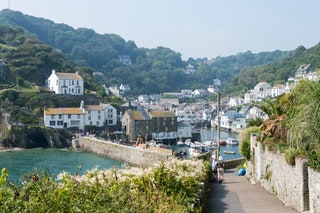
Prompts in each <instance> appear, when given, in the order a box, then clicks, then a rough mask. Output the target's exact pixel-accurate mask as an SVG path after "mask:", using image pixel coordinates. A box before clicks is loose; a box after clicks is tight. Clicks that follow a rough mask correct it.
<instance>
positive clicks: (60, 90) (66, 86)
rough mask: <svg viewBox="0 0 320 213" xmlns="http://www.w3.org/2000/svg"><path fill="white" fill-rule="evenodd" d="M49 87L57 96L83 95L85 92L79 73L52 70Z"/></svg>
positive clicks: (48, 82)
mask: <svg viewBox="0 0 320 213" xmlns="http://www.w3.org/2000/svg"><path fill="white" fill-rule="evenodd" d="M47 86H48V88H49V90H51V91H54V92H55V94H70V95H83V91H84V84H83V79H82V77H81V76H80V75H79V74H78V72H76V73H62V72H56V71H55V70H52V73H51V75H50V76H49V78H48V80H47Z"/></svg>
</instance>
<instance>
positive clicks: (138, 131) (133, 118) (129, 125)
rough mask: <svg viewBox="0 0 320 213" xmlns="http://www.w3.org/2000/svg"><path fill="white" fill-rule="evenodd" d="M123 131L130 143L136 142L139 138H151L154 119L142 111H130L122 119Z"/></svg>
mask: <svg viewBox="0 0 320 213" xmlns="http://www.w3.org/2000/svg"><path fill="white" fill-rule="evenodd" d="M122 131H123V133H124V134H126V135H127V136H128V137H129V141H135V140H136V139H137V138H138V136H141V137H142V138H143V139H146V138H149V137H150V136H151V134H152V119H151V117H150V116H149V114H148V113H147V112H146V111H144V110H142V109H139V110H132V109H128V110H126V112H125V113H124V115H123V117H122Z"/></svg>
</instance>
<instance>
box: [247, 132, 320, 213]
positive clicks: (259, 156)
mask: <svg viewBox="0 0 320 213" xmlns="http://www.w3.org/2000/svg"><path fill="white" fill-rule="evenodd" d="M250 143H251V147H250V149H251V154H252V160H251V162H248V163H247V176H248V177H249V178H250V179H251V182H252V183H254V184H261V185H262V186H263V187H264V188H265V189H266V190H267V191H269V192H270V193H272V194H274V195H275V196H277V197H278V198H279V200H281V201H282V202H283V203H284V204H285V205H287V206H290V207H292V208H294V209H296V210H297V211H298V212H304V211H307V210H310V212H320V204H319V203H320V202H319V197H320V187H319V186H320V174H319V173H317V172H314V171H313V170H312V169H310V168H308V167H307V160H306V159H300V158H296V159H295V165H294V166H292V165H289V164H288V163H287V162H286V160H285V157H284V154H282V153H274V152H271V151H268V150H266V149H265V150H264V149H263V146H262V144H261V143H260V142H259V141H257V140H256V136H255V135H254V134H252V135H251V138H250Z"/></svg>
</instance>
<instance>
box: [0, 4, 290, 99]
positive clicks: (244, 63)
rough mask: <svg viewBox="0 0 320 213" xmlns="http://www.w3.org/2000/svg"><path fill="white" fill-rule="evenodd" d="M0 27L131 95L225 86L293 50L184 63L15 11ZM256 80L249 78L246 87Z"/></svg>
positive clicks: (165, 51) (160, 50)
mask: <svg viewBox="0 0 320 213" xmlns="http://www.w3.org/2000/svg"><path fill="white" fill-rule="evenodd" d="M0 24H3V25H6V26H11V27H15V28H20V29H23V30H25V32H27V33H28V34H29V35H31V36H33V37H34V38H37V39H39V40H41V41H42V42H44V43H46V44H48V45H49V46H51V47H52V48H53V50H55V52H60V53H63V55H64V56H65V57H66V58H67V59H69V60H70V61H73V62H74V63H75V64H76V65H77V66H80V67H89V68H90V69H91V70H93V71H97V72H100V73H102V74H103V76H102V77H101V76H99V77H96V78H94V77H93V78H92V79H93V80H94V81H96V82H101V83H103V84H106V86H115V85H118V86H119V85H120V84H128V85H129V86H130V87H131V89H132V94H133V95H138V94H153V93H162V92H175V91H180V90H181V89H197V88H203V89H206V88H207V87H208V85H210V84H213V79H215V78H219V79H220V80H221V81H222V83H223V85H224V86H225V85H227V84H228V83H229V82H230V81H231V79H232V78H233V76H235V75H238V74H239V75H240V76H241V73H242V72H244V71H246V70H247V69H250V68H252V69H254V70H255V69H257V68H258V67H259V66H261V65H265V64H273V63H275V62H277V61H278V60H279V59H283V58H287V57H289V56H291V55H292V51H279V50H277V51H274V52H263V53H257V54H253V53H251V52H250V51H248V52H245V53H239V54H237V55H235V56H229V57H217V58H215V59H212V60H208V59H207V58H203V59H193V58H190V59H188V60H187V61H183V60H182V59H181V54H180V53H178V52H175V51H173V50H171V49H170V48H167V47H157V48H153V49H149V48H143V47H137V46H136V44H135V42H134V41H125V39H123V38H122V37H120V36H119V35H116V34H103V35H101V34H97V33H95V32H94V31H93V30H91V29H86V28H79V29H73V28H72V27H70V26H68V25H66V24H56V23H54V22H52V21H50V20H47V19H43V18H36V17H33V16H29V15H24V14H22V13H21V12H17V11H11V10H2V11H1V12H0ZM190 42H196V40H195V41H190ZM123 55H125V56H129V57H130V59H131V61H132V64H131V65H124V64H122V63H121V62H120V60H119V57H120V56H123ZM188 64H192V65H193V66H194V68H195V69H196V70H197V71H196V72H194V73H192V74H189V75H186V74H185V73H184V70H185V68H186V66H187V65H188ZM51 68H52V67H50V69H51ZM56 69H57V70H59V69H58V68H56ZM259 80H261V79H253V80H252V82H251V84H253V83H254V82H256V81H257V82H258V81H259ZM282 80H283V79H282ZM234 82H237V80H234ZM270 83H272V82H270ZM234 86H235V87H234V88H232V87H231V88H229V89H228V92H237V91H242V90H243V89H246V88H247V87H249V86H251V85H250V84H246V85H242V82H237V84H234Z"/></svg>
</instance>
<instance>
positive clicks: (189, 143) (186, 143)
mask: <svg viewBox="0 0 320 213" xmlns="http://www.w3.org/2000/svg"><path fill="white" fill-rule="evenodd" d="M184 144H185V145H186V146H188V147H190V145H191V144H192V142H191V139H186V141H185V142H184Z"/></svg>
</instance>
